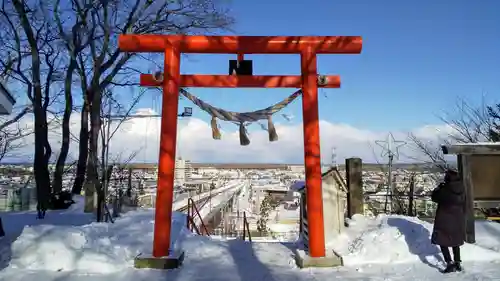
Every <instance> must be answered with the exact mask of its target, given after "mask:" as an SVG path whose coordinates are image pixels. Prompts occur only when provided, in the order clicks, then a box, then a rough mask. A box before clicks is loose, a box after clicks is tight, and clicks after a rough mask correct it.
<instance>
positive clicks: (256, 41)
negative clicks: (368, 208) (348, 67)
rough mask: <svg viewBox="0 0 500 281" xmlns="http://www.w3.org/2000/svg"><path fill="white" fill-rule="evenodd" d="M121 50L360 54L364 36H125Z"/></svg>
mask: <svg viewBox="0 0 500 281" xmlns="http://www.w3.org/2000/svg"><path fill="white" fill-rule="evenodd" d="M118 41H119V46H120V50H122V51H125V52H157V53H162V52H164V51H165V49H166V48H167V46H168V45H170V46H173V47H176V48H177V49H178V50H179V51H180V52H181V53H199V54H239V53H243V54H298V53H301V52H302V51H305V50H306V49H309V50H310V51H312V52H314V53H316V54H359V53H361V49H362V45H363V40H362V38H361V37H360V36H185V35H149V34H144V35H121V36H120V37H119V39H118Z"/></svg>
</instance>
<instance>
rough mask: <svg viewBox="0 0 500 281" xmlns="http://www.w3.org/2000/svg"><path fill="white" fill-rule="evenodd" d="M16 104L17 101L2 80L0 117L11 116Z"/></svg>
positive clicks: (0, 86) (0, 80)
mask: <svg viewBox="0 0 500 281" xmlns="http://www.w3.org/2000/svg"><path fill="white" fill-rule="evenodd" d="M15 103H16V100H15V99H14V97H13V96H12V94H11V93H10V91H9V90H8V89H7V87H6V86H5V84H4V82H3V81H2V79H1V78H0V115H9V114H11V113H12V107H13V106H14V104H15Z"/></svg>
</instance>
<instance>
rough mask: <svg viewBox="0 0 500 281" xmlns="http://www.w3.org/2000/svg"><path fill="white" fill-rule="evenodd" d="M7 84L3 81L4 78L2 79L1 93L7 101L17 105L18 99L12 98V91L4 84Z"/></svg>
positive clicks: (0, 83) (0, 79) (0, 81)
mask: <svg viewBox="0 0 500 281" xmlns="http://www.w3.org/2000/svg"><path fill="white" fill-rule="evenodd" d="M4 83H5V82H4V81H3V79H2V78H0V93H2V94H4V95H5V96H6V97H7V99H8V100H9V101H10V102H11V103H12V104H15V103H16V99H15V98H14V96H12V94H11V93H10V91H9V90H8V89H7V87H6V86H5V84H4Z"/></svg>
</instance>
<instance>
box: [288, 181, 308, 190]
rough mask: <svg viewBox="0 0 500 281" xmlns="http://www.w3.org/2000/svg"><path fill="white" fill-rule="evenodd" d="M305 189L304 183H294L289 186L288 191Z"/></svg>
mask: <svg viewBox="0 0 500 281" xmlns="http://www.w3.org/2000/svg"><path fill="white" fill-rule="evenodd" d="M305 187H306V181H296V182H294V183H293V184H292V185H291V186H290V190H293V191H301V190H302V189H304V188H305Z"/></svg>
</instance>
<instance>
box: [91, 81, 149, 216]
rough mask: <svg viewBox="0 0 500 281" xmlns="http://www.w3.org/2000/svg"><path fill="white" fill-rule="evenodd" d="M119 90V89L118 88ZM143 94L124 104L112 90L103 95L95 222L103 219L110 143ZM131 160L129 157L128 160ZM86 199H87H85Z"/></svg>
mask: <svg viewBox="0 0 500 281" xmlns="http://www.w3.org/2000/svg"><path fill="white" fill-rule="evenodd" d="M118 89H119V88H118ZM144 93H145V90H142V91H140V92H139V93H138V94H137V95H135V96H134V97H131V98H127V99H125V100H124V102H120V99H119V97H120V95H119V94H118V93H115V92H113V91H112V90H107V91H105V93H104V96H103V101H102V108H101V116H102V121H101V124H102V128H101V131H100V132H101V146H100V148H101V172H102V176H101V179H100V185H99V189H98V190H97V221H102V219H103V217H104V207H105V206H104V205H105V203H106V202H105V201H106V200H105V199H106V197H107V191H108V187H109V178H110V176H111V175H108V174H107V173H108V172H109V170H108V169H106V167H109V165H110V164H109V163H110V161H109V156H110V151H109V148H110V143H111V139H112V138H113V136H114V135H115V134H116V133H117V132H118V131H119V129H120V127H121V125H122V124H123V123H124V122H125V121H127V120H130V119H131V118H134V117H133V116H132V114H131V113H132V111H133V110H134V109H135V107H136V105H137V103H138V102H139V101H140V100H141V98H142V97H143V95H144ZM136 154H137V153H132V154H131V155H134V157H135V155H136ZM130 159H131V158H130V157H129V160H130ZM116 164H118V163H114V164H113V165H112V166H116ZM86 198H87V197H86Z"/></svg>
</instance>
